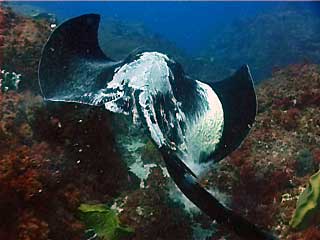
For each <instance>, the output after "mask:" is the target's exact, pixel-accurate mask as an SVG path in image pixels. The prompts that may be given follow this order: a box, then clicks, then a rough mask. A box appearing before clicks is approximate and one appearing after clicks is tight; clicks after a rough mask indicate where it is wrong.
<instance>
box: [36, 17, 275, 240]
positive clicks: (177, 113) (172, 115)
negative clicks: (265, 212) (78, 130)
mask: <svg viewBox="0 0 320 240" xmlns="http://www.w3.org/2000/svg"><path fill="white" fill-rule="evenodd" d="M99 22H100V16H99V15H96V14H86V15H82V16H79V17H76V18H73V19H70V20H68V21H66V22H64V23H62V24H61V25H60V26H58V27H57V28H55V30H54V31H53V32H52V34H51V36H50V37H49V39H48V41H47V43H46V44H45V46H44V49H43V52H42V57H41V60H40V64H39V84H40V88H41V92H42V95H43V97H44V99H45V100H47V101H61V102H75V103H82V104H87V105H92V106H104V107H105V109H106V110H108V111H111V112H115V113H119V114H123V115H129V116H130V117H131V118H132V124H139V125H141V126H143V127H144V129H146V130H147V131H146V132H147V133H148V135H149V138H150V139H152V141H153V142H154V143H155V144H156V145H157V147H158V148H159V150H160V152H161V154H162V156H163V159H164V161H165V164H166V167H167V170H168V172H169V174H170V176H171V177H172V179H173V180H174V182H175V183H176V185H177V186H178V187H179V188H180V189H181V191H182V192H183V193H184V194H185V195H186V196H187V197H188V198H189V199H190V200H191V201H192V202H193V203H194V204H195V205H196V206H198V207H199V208H200V209H201V210H202V211H203V212H204V213H206V214H207V215H208V216H210V217H211V218H212V219H213V220H216V221H217V222H218V223H220V224H223V225H224V226H226V227H228V228H229V229H230V230H232V231H235V232H236V233H237V234H238V235H239V236H241V237H242V238H243V239H277V238H276V237H274V236H272V235H271V234H269V233H267V232H265V231H264V230H262V229H260V228H259V227H257V226H255V225H254V224H252V223H250V222H248V221H247V220H246V219H245V218H243V217H241V216H240V215H238V214H236V213H235V212H233V211H232V210H231V209H229V208H227V207H225V206H223V205H222V204H221V203H219V201H218V200H217V199H215V198H214V197H213V196H212V195H211V194H210V193H209V192H208V191H207V190H206V189H205V188H203V187H202V186H201V185H200V184H199V183H198V180H197V175H196V174H195V173H194V172H193V171H192V170H191V168H190V167H189V166H192V165H194V164H202V163H208V162H211V161H213V162H217V161H220V160H221V159H223V158H224V157H226V156H227V155H229V154H230V153H231V152H232V151H234V150H235V149H236V148H237V147H238V146H239V145H240V144H241V142H242V141H243V139H244V138H245V137H246V136H247V134H248V133H249V131H250V129H251V126H252V125H253V123H254V120H255V116H256V112H257V103H256V102H257V101H256V95H255V90H254V86H253V82H252V78H251V75H250V71H249V68H248V66H246V65H244V66H243V67H241V68H240V69H239V70H238V71H236V72H235V73H234V75H233V76H231V77H230V78H228V79H225V80H223V81H220V82H214V83H203V82H201V81H198V80H194V79H192V78H190V77H189V76H188V75H187V74H185V72H184V71H183V68H182V66H181V65H180V64H179V63H177V62H176V61H174V60H173V59H172V58H170V57H169V56H167V55H166V54H163V53H159V52H143V51H135V52H133V53H131V54H129V55H128V57H127V58H125V59H123V60H120V61H114V60H112V59H111V58H109V57H107V56H106V55H105V54H104V53H103V51H102V50H101V49H100V47H99V43H98V38H97V33H98V27H99ZM210 80H214V79H210Z"/></svg>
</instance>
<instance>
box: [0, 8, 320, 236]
mask: <svg viewBox="0 0 320 240" xmlns="http://www.w3.org/2000/svg"><path fill="white" fill-rule="evenodd" d="M49 20H50V19H47V18H30V17H22V16H20V15H17V14H16V13H14V12H13V11H11V10H10V9H8V8H6V7H1V8H0V53H1V57H0V68H1V71H2V72H1V74H2V75H1V79H2V80H1V81H2V86H1V93H0V105H1V108H0V139H1V140H0V239H6V240H47V239H52V240H61V239H68V240H77V239H84V232H85V230H86V226H85V225H84V222H83V221H81V217H80V216H79V215H80V214H79V206H80V204H84V203H86V204H100V203H103V204H106V206H110V208H115V209H117V214H118V217H119V219H118V220H119V222H120V223H121V224H122V225H125V226H128V227H130V228H131V229H132V231H131V234H130V235H128V236H126V237H125V239H135V240H138V239H148V240H150V239H158V240H160V239H163V240H171V239H185V240H187V239H192V238H193V237H194V236H195V232H196V230H195V229H196V227H195V226H197V227H198V228H200V227H201V229H202V231H205V229H209V230H210V229H214V231H213V232H212V231H208V232H209V233H208V234H207V239H210V240H214V239H216V240H218V239H237V237H236V236H234V235H232V234H231V233H228V232H227V231H226V230H225V229H223V228H221V227H219V226H216V225H214V224H212V223H211V222H210V221H209V219H208V218H207V217H206V216H204V215H202V214H201V213H199V212H197V211H196V210H192V211H185V210H184V209H185V208H184V207H183V205H182V203H181V202H176V201H174V199H173V198H172V197H170V196H169V195H170V194H169V192H170V191H169V188H171V184H172V183H171V182H170V180H169V179H168V178H167V177H165V176H164V171H163V169H162V168H160V167H156V166H155V167H151V170H150V174H149V175H148V178H147V180H146V181H145V186H144V187H143V188H141V187H140V184H139V180H138V179H137V177H135V176H134V175H133V174H131V173H129V172H128V169H127V167H126V166H125V164H124V162H123V161H121V159H120V156H119V153H118V152H117V151H116V146H115V139H114V136H113V134H112V132H113V131H114V126H113V124H112V121H111V119H113V118H111V114H110V113H108V112H106V111H104V110H103V109H100V108H91V107H87V106H79V105H76V104H62V103H59V104H49V103H44V102H43V100H42V98H41V96H40V95H39V88H38V84H37V64H38V60H39V57H40V54H41V48H42V46H43V44H44V42H45V41H46V39H47V37H48V36H49V34H50V32H51V31H52V26H51V25H52V22H50V21H49ZM5 72H9V73H12V72H15V73H17V74H21V76H18V75H17V74H11V75H6V78H7V79H6V82H7V83H6V84H7V85H6V87H5V85H4V84H5V81H4V79H5V76H4V74H5ZM9 77H10V79H9ZM13 80H15V82H14V81H13ZM18 80H19V85H18V88H17V86H16V83H17V82H18ZM10 81H11V82H10ZM12 81H13V82H12ZM8 83H11V84H8ZM257 97H258V102H259V111H258V115H257V119H256V123H255V125H254V128H253V130H252V131H251V133H250V135H249V137H248V138H247V139H246V140H245V142H244V143H243V145H242V146H241V147H240V148H239V149H238V150H236V151H235V152H234V153H232V155H231V156H229V157H227V158H226V159H224V160H223V161H221V162H220V163H219V164H217V165H216V166H215V167H214V168H212V169H208V172H207V173H206V174H205V175H204V176H202V184H203V185H205V186H206V187H208V188H210V189H214V191H215V192H216V193H220V198H221V199H224V200H225V204H227V205H229V206H231V207H232V208H233V209H234V210H236V211H238V212H240V213H241V214H243V215H244V216H246V217H247V218H248V219H250V220H251V221H252V222H255V223H256V224H258V225H260V226H263V227H265V228H268V229H271V230H272V231H273V232H275V233H276V234H278V235H279V237H280V239H288V240H289V239H291V240H293V239H296V240H298V239H301V240H302V239H304V240H317V239H320V229H319V221H316V218H315V219H314V221H313V223H312V224H311V226H309V227H308V228H306V229H305V230H303V231H294V230H293V229H291V228H290V227H289V221H290V219H291V217H292V215H293V212H294V210H295V205H296V202H297V198H298V196H299V194H300V193H301V191H302V190H303V189H304V188H305V187H306V184H307V182H308V179H309V177H310V176H311V175H312V174H314V173H315V172H316V171H317V169H318V167H319V164H320V111H319V106H320V66H319V65H315V64H311V63H308V62H304V63H300V64H295V65H289V66H287V67H285V68H281V69H275V70H274V72H273V74H272V77H271V78H270V79H266V80H265V81H263V83H261V84H259V85H258V86H257ZM118 125H119V124H118ZM117 128H121V126H117ZM122 130H123V131H125V130H126V129H122ZM139 151H140V152H141V156H142V161H143V162H144V163H145V164H147V163H151V162H156V163H160V162H161V157H160V156H159V154H158V153H157V150H156V149H155V148H154V146H153V145H152V143H150V142H149V143H147V144H146V145H144V146H142V147H140V149H139ZM222 193H223V194H222ZM111 206H112V207H111ZM185 207H186V206H185ZM198 234H200V233H198ZM113 239H120V238H113ZM121 239H122V238H121Z"/></svg>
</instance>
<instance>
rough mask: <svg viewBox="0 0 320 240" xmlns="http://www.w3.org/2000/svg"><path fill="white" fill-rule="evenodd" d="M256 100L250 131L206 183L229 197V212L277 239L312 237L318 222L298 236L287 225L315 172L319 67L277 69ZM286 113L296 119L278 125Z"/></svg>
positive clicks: (318, 140)
mask: <svg viewBox="0 0 320 240" xmlns="http://www.w3.org/2000/svg"><path fill="white" fill-rule="evenodd" d="M305 96H308V97H307V98H306V97H305ZM257 98H258V101H259V110H258V115H257V119H256V123H255V126H254V128H253V129H252V131H251V132H250V134H249V136H248V138H247V139H246V140H245V141H244V143H243V144H242V146H241V147H240V148H239V149H238V150H236V151H235V152H234V153H232V154H231V156H230V157H227V158H226V159H225V160H223V161H222V162H220V164H218V165H217V166H216V167H215V168H214V169H213V170H211V171H209V172H208V174H207V176H206V178H207V179H208V184H209V186H210V185H211V186H218V189H220V191H224V192H227V193H228V194H230V195H231V196H232V197H231V199H232V202H231V206H232V208H234V209H235V210H237V211H239V212H241V213H242V214H244V215H246V216H247V217H248V218H249V219H250V220H251V221H255V222H256V223H257V224H258V225H261V226H265V227H269V228H271V229H273V231H274V232H276V233H277V234H278V235H279V237H280V239H290V240H291V239H308V240H310V239H317V237H316V236H319V233H320V231H319V223H320V222H317V221H316V220H315V221H314V222H313V227H310V228H308V229H306V230H304V231H302V232H301V231H298V232H295V231H293V229H291V228H290V227H289V222H290V220H291V217H292V215H293V213H294V211H295V208H296V202H297V199H298V197H299V195H300V193H301V192H302V191H303V190H304V188H305V185H306V184H307V182H308V179H309V178H310V176H311V175H312V174H314V173H315V172H316V171H317V170H318V169H319V163H318V160H316V159H318V154H319V146H320V137H319V136H320V121H319V119H320V112H319V104H320V102H319V98H320V67H319V65H311V64H296V65H291V66H289V67H287V68H284V69H279V70H278V71H276V72H274V74H273V77H272V78H271V79H268V80H266V81H264V82H263V83H262V84H260V85H259V86H258V87H257ZM290 111H294V112H295V113H296V114H298V116H299V117H297V118H294V119H292V118H288V120H285V121H284V120H283V118H287V113H288V112H290ZM289 120H294V121H295V124H294V125H293V124H292V123H290V121H289ZM288 125H289V126H288ZM315 156H316V157H315ZM301 168H302V169H303V174H298V173H299V172H301ZM206 178H205V179H206ZM204 181H205V180H204ZM231 239H233V237H232V238H231ZM235 239H236V237H235Z"/></svg>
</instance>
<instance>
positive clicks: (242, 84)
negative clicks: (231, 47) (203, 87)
mask: <svg viewBox="0 0 320 240" xmlns="http://www.w3.org/2000/svg"><path fill="white" fill-rule="evenodd" d="M210 86H211V87H212V89H213V90H214V91H215V93H216V94H217V95H218V97H219V99H220V102H221V104H222V108H223V113H224V128H223V133H222V137H221V140H220V142H219V145H218V147H217V148H216V150H215V151H214V152H213V154H212V155H211V156H210V157H211V158H212V159H214V160H215V161H219V160H221V159H223V158H224V157H225V156H227V155H228V154H230V153H231V152H232V151H234V150H235V149H236V148H237V147H238V146H239V145H240V144H241V143H242V141H243V139H244V138H245V137H246V136H247V134H248V133H249V131H250V129H251V127H252V125H253V123H254V120H255V116H256V112H257V99H256V94H255V89H254V84H253V80H252V77H251V74H250V70H249V67H248V66H247V65H244V66H242V67H241V68H240V69H239V70H238V71H236V72H235V73H234V75H232V76H231V77H229V78H227V79H225V80H223V81H220V82H215V83H211V84H210Z"/></svg>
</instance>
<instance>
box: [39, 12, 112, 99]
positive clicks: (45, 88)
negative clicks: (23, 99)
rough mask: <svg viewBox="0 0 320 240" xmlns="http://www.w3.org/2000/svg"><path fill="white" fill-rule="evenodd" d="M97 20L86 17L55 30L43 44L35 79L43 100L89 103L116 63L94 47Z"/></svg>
mask: <svg viewBox="0 0 320 240" xmlns="http://www.w3.org/2000/svg"><path fill="white" fill-rule="evenodd" d="M99 22H100V16H99V15H96V14H86V15H82V16H80V17H76V18H72V19H70V20H67V21H65V22H64V23H62V24H61V25H60V26H58V27H57V28H56V29H55V30H54V31H53V32H52V34H51V35H50V37H49V39H48V41H47V43H46V44H45V46H44V48H43V51H42V56H41V60H40V63H39V69H38V75H39V83H40V88H41V92H42V94H43V96H44V98H45V99H46V100H52V101H67V102H81V103H85V104H91V105H99V103H98V102H93V101H92V99H94V95H97V94H98V93H97V92H98V91H99V89H101V88H103V86H105V84H106V82H107V81H108V78H110V76H111V75H112V74H113V70H114V68H115V67H116V65H117V62H114V61H112V60H111V59H110V58H108V57H107V56H105V54H104V53H103V52H102V50H101V49H100V47H99V43H98V28H99Z"/></svg>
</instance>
